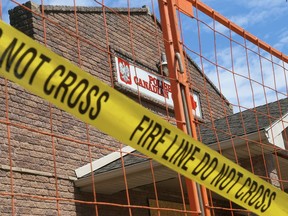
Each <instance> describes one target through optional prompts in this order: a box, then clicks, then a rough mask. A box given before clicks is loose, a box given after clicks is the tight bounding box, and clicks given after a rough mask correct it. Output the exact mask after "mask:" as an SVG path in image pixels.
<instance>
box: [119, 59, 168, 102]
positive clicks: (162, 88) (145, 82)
mask: <svg viewBox="0 0 288 216" xmlns="http://www.w3.org/2000/svg"><path fill="white" fill-rule="evenodd" d="M115 62H116V70H117V81H118V83H119V84H120V85H122V86H124V87H126V88H129V89H132V90H133V91H135V92H136V93H137V92H138V91H139V93H140V94H141V95H145V96H148V97H150V98H152V99H154V100H157V101H159V102H160V103H163V104H167V105H169V106H171V107H173V100H172V94H171V85H170V82H168V81H167V80H165V79H163V78H162V77H160V76H157V75H155V74H152V73H150V72H148V71H145V70H143V69H141V68H138V67H136V66H134V65H132V64H130V63H129V62H128V61H125V60H124V59H121V58H118V57H115Z"/></svg>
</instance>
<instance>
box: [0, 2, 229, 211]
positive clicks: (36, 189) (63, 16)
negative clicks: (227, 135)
mask: <svg viewBox="0 0 288 216" xmlns="http://www.w3.org/2000/svg"><path fill="white" fill-rule="evenodd" d="M25 6H26V7H28V8H29V9H30V10H32V11H34V12H35V14H33V13H31V12H29V10H25V9H23V8H22V7H16V8H15V9H13V10H12V11H10V20H11V25H12V26H14V27H16V28H18V29H19V30H21V31H22V32H24V33H26V34H27V35H29V36H30V37H32V38H34V39H35V40H36V41H38V42H40V43H42V44H45V45H46V46H47V47H49V48H50V49H52V50H53V51H54V52H56V53H58V54H60V55H62V56H64V57H65V58H67V59H69V60H70V61H72V62H74V63H75V64H77V65H79V66H80V67H81V68H83V69H84V70H85V71H87V72H89V73H91V74H93V75H94V76H96V77H98V78H100V79H101V80H102V81H104V82H106V83H107V84H109V85H112V83H113V82H114V81H113V79H112V78H111V76H112V77H113V73H114V72H115V65H113V61H112V60H111V59H113V55H112V54H117V53H118V55H122V56H126V57H127V58H130V59H131V60H132V61H133V64H136V65H137V66H139V67H143V68H146V69H147V70H150V71H152V72H153V71H154V72H155V71H157V66H156V65H157V63H158V61H159V59H160V58H159V51H158V49H159V50H160V51H163V49H164V48H163V43H162V42H161V38H162V34H161V29H160V27H159V24H158V23H154V20H153V17H152V16H150V15H149V14H148V13H147V12H148V11H147V9H133V10H132V11H131V22H130V23H131V25H129V22H128V21H127V18H128V16H127V11H126V10H125V9H119V13H120V14H121V18H119V17H118V16H116V15H115V14H113V13H111V12H108V11H107V13H106V21H107V23H106V25H107V32H106V31H105V23H104V17H103V16H104V15H103V13H102V9H101V8H86V7H78V8H77V22H78V32H79V35H80V36H81V37H82V38H84V40H78V39H77V37H75V34H76V26H75V16H74V10H73V8H72V7H55V6H45V7H44V9H45V16H46V17H47V20H43V19H42V18H41V16H39V15H40V14H41V7H40V6H39V5H36V4H33V3H30V2H28V3H26V4H25ZM37 14H38V15H37ZM43 26H45V28H43ZM130 29H133V34H130ZM106 35H108V36H109V41H108V43H109V44H107V41H106V39H105V38H106ZM44 36H45V37H46V39H45V40H44ZM151 38H153V39H151ZM157 38H158V39H159V41H160V43H159V44H158V43H157ZM78 46H79V47H80V51H79V50H78ZM79 56H80V59H79ZM131 57H132V58H131ZM111 62H112V68H111V67H110V64H111ZM188 64H189V71H190V73H191V78H192V79H191V82H192V86H193V88H194V89H195V90H197V91H198V92H200V97H201V98H200V99H201V105H202V112H203V116H204V117H203V120H204V121H209V120H210V116H208V113H209V112H210V109H211V112H212V117H213V118H219V117H223V116H224V114H225V113H224V112H223V109H226V110H227V112H228V113H231V109H230V108H229V104H228V103H227V102H226V101H224V103H223V99H222V98H221V96H220V94H219V93H218V91H217V90H216V88H215V87H214V86H213V84H211V83H210V82H209V81H207V79H206V77H205V76H204V75H203V74H202V73H201V71H200V70H199V69H197V67H195V65H193V63H192V62H191V61H190V62H189V63H188ZM111 70H112V71H111ZM204 82H207V83H206V85H207V86H208V87H207V91H208V95H207V93H206V92H204V91H203V89H204V87H203V86H204ZM118 89H119V90H120V91H124V90H123V89H121V88H118ZM0 91H1V94H0V120H1V121H0V129H1V130H0V140H1V141H0V142H1V145H0V152H1V155H0V164H1V168H0V177H1V184H0V202H1V205H0V212H1V215H11V213H12V211H14V212H15V213H16V215H56V214H57V209H59V211H60V213H61V215H69V216H70V215H77V216H80V215H81V216H82V215H93V214H94V212H95V211H96V210H97V211H99V214H100V215H115V214H116V213H118V214H119V212H120V213H121V211H123V212H122V213H121V214H120V215H126V214H128V211H129V210H128V208H119V207H112V206H107V205H102V204H101V203H100V204H99V205H97V208H95V206H94V205H93V204H90V205H88V204H83V203H81V202H76V204H75V202H74V200H83V201H93V200H94V198H93V194H87V193H83V192H80V191H79V189H78V188H75V187H74V185H73V180H74V179H75V173H74V170H75V169H76V168H78V167H80V166H83V165H85V164H87V163H89V161H90V155H89V152H91V158H92V160H95V159H97V158H100V157H103V156H104V155H106V154H108V153H110V152H111V151H114V150H115V149H116V148H119V147H120V143H119V142H118V141H116V140H114V139H113V138H111V137H110V136H108V135H106V134H103V133H101V132H100V131H98V130H97V129H95V128H92V127H90V126H87V125H86V124H84V123H83V122H81V121H79V120H78V119H75V118H74V117H73V116H71V115H70V114H67V113H66V112H63V111H61V110H59V109H57V108H56V107H54V106H53V105H50V104H49V103H47V102H46V101H44V100H42V99H41V98H39V97H37V96H34V95H32V94H30V93H28V92H26V91H25V90H23V89H22V88H21V87H19V86H17V85H15V84H13V83H11V82H8V84H7V87H6V86H5V81H4V80H3V79H0ZM5 91H7V92H8V94H7V100H6V97H5ZM206 95H207V97H208V100H206ZM130 97H131V98H132V99H134V100H135V101H137V100H138V98H137V95H135V94H130ZM211 101H213V104H211V108H209V102H210V103H211ZM142 104H143V106H145V107H147V108H149V109H150V110H153V111H154V112H156V113H157V114H159V115H162V116H166V114H167V111H166V110H165V107H163V106H161V105H159V104H156V103H153V102H151V101H149V100H147V99H146V100H142ZM223 104H224V105H223ZM169 115H170V116H172V117H173V111H172V110H170V111H169ZM8 121H9V124H7V122H8ZM89 150H90V151H89ZM11 177H13V178H11ZM56 177H57V178H56ZM11 192H12V193H15V194H16V196H14V197H13V199H12V196H11V194H10V193H11ZM57 192H58V193H57ZM158 193H159V196H160V197H161V196H162V197H163V198H165V199H166V200H169V195H167V194H165V192H164V191H162V192H161V191H159V192H158ZM130 196H131V197H130V199H131V200H133V201H132V204H133V203H134V204H139V205H148V204H147V199H148V198H154V197H153V196H154V195H153V193H143V192H142V193H139V192H136V191H131V193H130ZM123 197H125V193H124V192H122V193H119V194H115V195H113V196H107V195H106V196H104V195H101V194H97V201H98V202H101V201H109V202H112V203H113V202H115V203H122V204H127V200H126V199H124V198H123ZM45 198H46V200H45V202H44V201H42V200H43V199H45ZM56 198H59V199H58V200H57V199H56ZM170 198H171V197H170ZM180 198H181V195H179V194H178V195H177V194H175V195H174V198H173V200H174V201H179V202H181V201H182V200H181V199H180ZM12 206H14V209H12ZM133 211H135V212H133V213H135V214H136V215H148V211H147V210H145V209H136V210H133Z"/></svg>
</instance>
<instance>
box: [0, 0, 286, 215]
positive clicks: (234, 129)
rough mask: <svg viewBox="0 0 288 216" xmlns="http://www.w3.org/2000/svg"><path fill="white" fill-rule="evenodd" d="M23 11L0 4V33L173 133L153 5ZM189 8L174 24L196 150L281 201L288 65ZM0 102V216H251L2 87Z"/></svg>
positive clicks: (24, 7) (58, 5)
mask: <svg viewBox="0 0 288 216" xmlns="http://www.w3.org/2000/svg"><path fill="white" fill-rule="evenodd" d="M187 2H188V1H187ZM191 2H193V7H192V4H191ZM22 3H24V2H22V1H14V0H12V1H9V2H6V1H5V2H4V3H3V1H2V7H3V11H2V18H3V19H4V21H6V22H9V23H10V25H12V26H13V27H15V28H17V29H18V30H20V31H22V32H23V33H25V34H26V35H28V36H30V37H31V38H33V39H34V40H35V43H36V42H37V43H41V44H43V45H44V46H46V47H48V48H49V49H51V50H52V51H54V52H55V53H57V54H59V55H61V56H63V57H65V58H66V59H68V60H69V61H71V62H73V64H75V65H77V66H79V67H80V68H82V69H84V70H85V71H86V72H87V73H90V74H92V75H93V76H95V77H97V78H98V79H101V80H102V81H103V82H105V83H106V84H107V85H110V86H111V87H113V88H115V89H117V90H118V91H119V92H121V93H123V94H125V95H127V96H128V97H130V98H131V99H132V100H134V101H136V102H138V103H140V104H141V105H143V106H144V107H146V108H148V109H149V110H151V111H152V112H154V113H156V114H158V115H159V116H161V117H162V118H163V119H165V120H167V121H168V122H170V123H171V124H173V125H177V123H179V122H178V120H177V119H176V118H175V113H174V105H175V104H173V94H174V93H175V92H173V91H172V90H171V83H170V81H171V80H169V77H170V75H169V73H171V71H167V58H166V56H165V48H164V43H165V42H167V38H165V37H164V38H163V35H162V27H161V21H160V18H159V17H160V15H159V5H158V2H157V1H155V0H147V1H141V2H138V1H129V0H127V1H124V2H123V1H119V2H118V1H112V0H111V1H109V0H106V1H104V0H103V1H97V0H95V1H92V0H91V1H85V3H84V2H83V1H76V0H74V1H64V2H63V1H44V0H42V1H38V2H36V3H33V2H27V3H24V4H22ZM63 4H65V5H64V6H63ZM143 4H146V5H145V6H143ZM190 4H191V13H192V11H193V13H192V14H193V15H189V13H187V11H186V10H183V9H181V8H177V23H178V26H179V32H180V33H181V44H182V46H183V49H184V53H183V55H184V57H185V59H184V64H185V66H186V68H187V76H188V85H189V91H190V94H191V96H190V97H191V101H192V104H193V106H192V107H193V110H192V112H193V114H194V123H195V125H196V130H197V137H198V139H199V140H200V141H201V142H203V143H204V144H206V145H208V146H209V147H211V148H212V149H214V150H215V151H218V152H220V153H221V154H223V155H224V156H226V157H227V158H229V159H230V160H232V161H234V162H236V163H237V164H239V165H241V166H242V167H244V168H245V169H247V170H249V171H251V172H252V173H254V174H256V175H258V176H260V177H261V178H263V179H264V180H266V181H268V182H269V183H271V184H272V185H274V186H275V187H278V188H280V189H281V190H283V191H286V190H287V187H288V185H287V178H288V176H287V172H286V171H285V170H286V169H287V165H288V163H287V151H286V148H287V140H288V138H287V129H286V127H287V111H288V101H287V91H288V86H287V57H286V56H285V55H283V54H281V53H280V55H279V53H278V52H276V51H275V50H274V49H273V48H272V47H269V46H267V48H265V46H264V45H265V44H264V43H263V42H262V41H260V40H258V39H257V40H251V35H250V34H249V33H248V32H245V31H244V30H243V31H242V30H241V29H240V30H241V31H242V33H243V32H244V33H243V34H240V35H239V32H238V30H239V29H238V30H237V29H236V30H235V29H234V24H231V23H230V22H229V21H228V20H227V23H228V24H227V25H226V24H225V23H224V21H221V19H219V17H218V16H219V14H217V13H215V12H211V11H210V12H211V13H210V12H209V8H208V7H201V6H203V5H202V4H200V3H197V1H189V2H188V5H190ZM142 6H143V7H142ZM207 8H208V9H207ZM8 9H10V10H9V18H8ZM229 23H230V24H229ZM241 31H240V32H241ZM0 55H1V53H0ZM43 73H45V71H43ZM72 80H73V77H70V78H69V79H68V78H67V79H66V80H65V82H64V83H62V86H60V87H58V88H57V87H56V86H51V89H52V88H55V89H57V90H56V92H64V93H65V91H67V88H69V85H71V82H72ZM0 91H1V94H0V140H1V141H0V179H1V180H0V200H1V205H0V213H1V215H78V216H79V215H143V216H144V215H162V216H163V215H164V216H165V215H166V216H170V215H171V216H172V215H199V214H202V215H206V214H207V215H252V213H250V212H249V211H248V210H245V209H243V208H242V207H240V206H237V205H236V204H234V203H232V202H231V201H229V200H227V199H225V198H223V197H222V196H220V195H217V194H215V193H213V192H210V191H207V195H208V200H207V202H206V201H205V199H204V198H203V197H205V196H203V193H204V192H205V190H202V192H199V191H198V192H197V191H193V190H191V188H189V184H187V182H185V179H184V178H183V177H182V176H180V175H179V174H177V173H176V172H175V171H173V170H171V169H168V168H166V167H165V166H163V165H161V164H159V163H157V162H155V161H153V160H151V159H150V158H148V157H147V156H145V155H143V154H141V153H139V152H138V151H136V150H134V149H133V148H131V147H129V146H125V143H121V142H119V141H117V140H115V139H113V138H112V137H111V136H109V135H107V134H104V133H102V132H100V131H99V130H98V129H97V128H94V127H91V126H89V125H87V124H85V123H83V122H82V121H80V120H78V119H76V118H75V117H73V116H72V115H70V114H68V113H66V112H64V111H62V110H60V109H58V108H57V107H55V106H54V105H52V104H49V103H48V102H46V101H45V100H43V99H41V98H39V97H37V96H35V95H33V94H31V93H28V92H27V91H25V90H24V89H23V88H22V87H20V86H18V85H16V84H14V83H12V82H10V81H8V80H5V79H3V78H1V79H0ZM57 94H58V93H57ZM55 97H57V96H55ZM112 121H113V120H112ZM186 123H187V122H183V124H186ZM103 124H108V123H107V122H103ZM123 127H125V125H123ZM198 189H199V188H198ZM191 193H193V196H191ZM198 196H199V197H198ZM192 199H197V202H200V203H202V207H201V208H198V209H197V208H196V209H193V208H192V209H191V207H193V205H191V202H192ZM243 199H248V195H247V197H243ZM203 202H204V204H203ZM189 204H190V205H189ZM204 212H205V213H204ZM207 212H209V213H207Z"/></svg>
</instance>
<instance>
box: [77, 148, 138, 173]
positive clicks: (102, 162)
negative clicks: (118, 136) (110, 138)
mask: <svg viewBox="0 0 288 216" xmlns="http://www.w3.org/2000/svg"><path fill="white" fill-rule="evenodd" d="M134 150H135V149H134V148H132V147H130V146H125V147H124V148H122V149H120V150H119V151H115V152H113V153H111V154H108V155H106V156H104V157H102V158H99V159H97V160H95V161H93V162H92V172H94V171H95V170H97V169H100V168H101V167H104V166H106V165H108V164H109V163H111V162H113V161H116V160H118V159H119V158H120V157H121V156H122V157H123V156H125V155H127V154H128V153H131V152H133V151H134ZM121 152H122V153H121ZM75 173H76V176H77V178H82V177H83V176H85V175H87V174H89V173H91V164H90V163H88V164H86V165H84V166H82V167H79V168H77V169H76V170H75Z"/></svg>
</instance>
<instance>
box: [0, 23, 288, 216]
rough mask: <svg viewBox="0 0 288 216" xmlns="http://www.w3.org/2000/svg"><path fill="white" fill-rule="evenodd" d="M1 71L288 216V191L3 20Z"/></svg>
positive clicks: (248, 204)
mask: <svg viewBox="0 0 288 216" xmlns="http://www.w3.org/2000/svg"><path fill="white" fill-rule="evenodd" d="M0 74H1V75H2V76H3V77H5V78H7V79H9V80H12V81H13V82H15V83H18V84H19V85H21V86H22V87H24V88H25V89H27V90H29V91H31V92H32V93H34V94H36V95H38V96H40V97H42V98H44V99H46V100H47V101H49V102H51V103H53V104H54V105H56V106H57V107H59V108H61V109H63V110H65V111H67V112H69V113H71V114H73V115H74V116H76V117H78V118H79V119H81V120H82V121H84V122H86V123H88V124H91V125H93V126H95V127H97V128H98V129H100V130H101V131H103V132H105V133H107V134H109V135H110V136H112V137H114V138H116V139H118V140H119V141H121V142H123V143H125V144H127V145H130V146H132V147H133V148H135V149H137V150H138V151H139V152H141V153H143V154H145V155H147V156H149V157H151V158H153V159H154V160H156V161H158V162H159V163H161V164H163V165H165V166H167V167H169V168H171V169H172V170H174V171H176V172H178V173H181V174H182V175H184V176H186V177H187V178H190V179H192V180H194V181H196V182H198V183H200V184H202V185H204V186H205V187H207V188H209V189H210V190H212V191H214V192H216V193H218V194H220V195H222V196H223V197H225V198H227V199H229V200H231V201H233V202H235V203H237V204H239V205H240V206H242V207H244V208H246V209H248V210H250V211H252V212H254V213H256V214H259V215H267V216H271V215H277V216H284V215H288V205H287V203H288V196H287V194H286V193H284V192H282V191H281V190H279V189H277V188H275V187H273V186H272V185H271V184H269V183H267V182H266V181H264V180H262V179H260V178H259V177H257V176H255V175H253V174H252V173H250V172H248V171H247V170H245V169H244V168H242V167H240V166H239V165H237V164H235V163H233V162H231V161H230V160H228V159H227V158H225V157H223V156H222V155H220V154H219V153H217V152H216V151H213V150H211V149H210V148H209V147H207V146H206V145H204V144H203V143H201V142H199V141H197V140H195V139H193V138H192V137H190V136H188V135H186V134H185V133H184V132H182V131H181V130H179V129H177V128H176V127H174V126H173V125H171V124H169V123H168V122H166V121H165V120H163V119H161V118H160V117H159V116H157V115H155V114H153V113H152V112H150V111H148V110H147V109H145V108H143V107H142V106H140V105H139V104H137V103H135V102H134V101H132V100H131V99H129V98H128V97H126V96H125V95H123V94H121V93H119V92H117V91H116V90H114V89H113V88H111V87H109V86H108V85H106V84H104V83H102V82H101V81H100V80H98V79H96V78H95V77H93V76H91V75H90V74H88V73H86V72H85V71H83V70H81V69H80V68H78V67H77V66H75V65H74V64H72V63H70V62H69V61H67V60H66V59H64V58H62V57H60V56H58V55H56V54H55V53H53V52H52V51H50V50H49V49H47V48H45V47H44V46H42V45H40V44H38V43H37V42H35V41H34V40H32V39H31V38H29V37H27V36H26V35H24V34H22V33H21V32H19V31H17V30H15V29H14V28H12V27H11V26H9V25H7V24H5V23H4V22H2V21H1V22H0Z"/></svg>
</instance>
